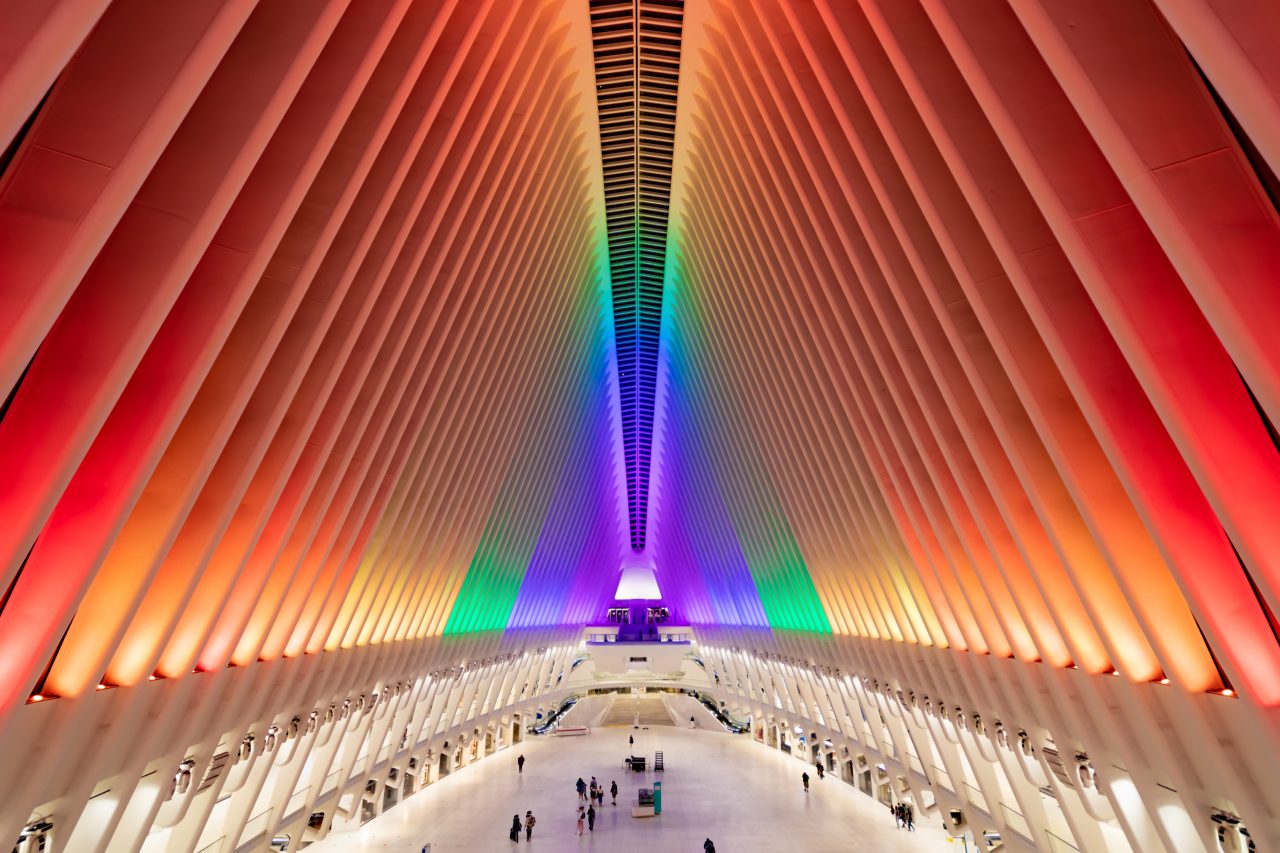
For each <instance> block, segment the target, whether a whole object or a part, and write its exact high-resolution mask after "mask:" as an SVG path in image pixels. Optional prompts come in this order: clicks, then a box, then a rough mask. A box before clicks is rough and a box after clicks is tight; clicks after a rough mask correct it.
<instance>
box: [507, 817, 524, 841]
mask: <svg viewBox="0 0 1280 853" xmlns="http://www.w3.org/2000/svg"><path fill="white" fill-rule="evenodd" d="M521 829H522V827H521V826H520V815H518V814H513V815H512V816H511V831H510V832H509V833H507V837H508V838H510V839H511V840H512V841H514V842H515V843H516V844H519V843H520V830H521Z"/></svg>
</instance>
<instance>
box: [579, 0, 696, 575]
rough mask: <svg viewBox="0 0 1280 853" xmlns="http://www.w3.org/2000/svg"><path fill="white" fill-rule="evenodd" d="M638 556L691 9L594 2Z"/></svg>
mask: <svg viewBox="0 0 1280 853" xmlns="http://www.w3.org/2000/svg"><path fill="white" fill-rule="evenodd" d="M590 9H591V35H592V46H593V50H594V54H595V68H596V96H597V100H598V104H599V110H600V145H601V154H602V162H603V167H604V194H605V219H606V226H607V229H608V235H609V272H610V280H611V289H612V295H613V314H614V328H615V334H616V335H617V352H618V379H619V386H620V392H621V393H620V394H619V399H620V405H621V410H622V437H623V452H624V454H625V457H626V468H627V510H628V517H629V520H630V527H631V547H632V549H633V550H635V551H642V550H644V547H645V527H646V520H647V517H648V504H649V467H650V456H651V452H652V446H653V412H654V400H655V397H656V388H657V377H658V344H659V337H660V333H661V329H662V291H663V279H664V274H665V267H666V253H667V223H668V217H669V212H670V204H671V164H672V157H673V153H674V148H675V127H676V101H677V94H678V92H679V88H680V41H681V33H682V26H683V19H684V2H683V0H643V2H639V0H630V2H617V0H591V4H590Z"/></svg>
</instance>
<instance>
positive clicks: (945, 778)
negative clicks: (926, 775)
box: [933, 764, 956, 794]
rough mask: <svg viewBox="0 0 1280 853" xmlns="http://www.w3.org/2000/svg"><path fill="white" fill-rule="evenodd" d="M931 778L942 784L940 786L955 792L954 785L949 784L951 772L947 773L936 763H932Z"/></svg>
mask: <svg viewBox="0 0 1280 853" xmlns="http://www.w3.org/2000/svg"><path fill="white" fill-rule="evenodd" d="M933 778H934V781H935V782H937V783H939V784H940V785H942V787H944V788H946V789H947V790H948V791H950V792H951V793H953V794H954V793H955V791H956V789H955V786H954V785H952V784H951V774H949V773H947V771H946V770H945V769H943V768H941V767H939V766H938V765H936V764H935V765H933Z"/></svg>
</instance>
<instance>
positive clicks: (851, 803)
mask: <svg viewBox="0 0 1280 853" xmlns="http://www.w3.org/2000/svg"><path fill="white" fill-rule="evenodd" d="M629 734H634V735H635V737H636V746H635V751H636V754H642V753H643V754H646V755H648V756H649V758H650V760H652V757H653V752H654V751H655V750H662V751H663V752H664V754H665V760H666V772H665V773H661V774H654V773H652V772H649V773H646V774H643V776H640V775H636V774H628V773H626V772H624V771H623V770H622V758H623V756H624V755H626V754H627V749H628V746H627V736H628V735H629ZM516 750H519V751H521V752H523V753H524V756H525V759H526V763H525V768H524V774H523V775H517V773H516V764H515V758H516V755H517V752H516V751H515V750H511V749H508V750H504V751H503V752H500V753H498V754H496V755H494V756H492V757H490V758H486V759H484V760H482V761H479V762H477V763H476V764H474V765H472V766H470V767H466V768H463V769H462V770H460V771H458V772H456V773H454V774H452V775H450V776H448V777H447V778H445V779H443V780H441V781H440V782H438V783H436V784H434V785H432V786H430V787H428V788H426V789H425V790H422V791H419V792H418V793H417V794H414V795H413V796H412V797H410V798H409V799H407V800H405V801H404V802H402V803H400V804H399V805H398V806H395V807H394V808H392V809H390V810H389V811H388V812H387V813H386V814H384V815H382V816H380V817H378V818H375V819H374V820H373V821H371V822H369V823H368V824H366V825H365V826H364V827H362V828H360V829H359V830H356V831H353V832H346V833H336V832H335V833H331V834H330V835H329V836H328V837H327V838H326V839H325V840H324V841H321V842H319V843H317V844H314V845H312V846H311V847H309V848H308V853H367V852H370V851H397V853H418V851H420V850H421V848H422V846H423V845H424V844H426V843H427V842H431V843H432V845H433V846H432V853H445V851H461V850H466V851H481V850H483V851H488V850H506V849H510V848H515V849H517V850H518V849H525V842H524V839H523V837H522V838H521V841H520V847H519V848H516V847H515V845H513V844H511V842H510V841H508V840H507V829H508V827H509V826H510V825H511V816H512V815H513V814H516V813H517V812H518V813H519V814H520V816H521V819H522V820H523V817H524V813H525V811H526V810H527V809H532V810H533V813H534V815H535V816H536V817H537V819H538V824H537V827H536V828H535V829H534V833H533V841H532V844H531V845H529V846H530V847H532V850H531V851H530V853H533V851H537V850H543V851H556V853H559V851H564V850H579V849H581V850H601V851H621V850H649V851H662V853H666V851H689V853H701V851H702V842H703V839H705V838H707V837H710V838H711V839H712V841H714V842H715V845H716V850H717V851H718V853H746V852H747V851H759V853H765V851H769V853H776V851H787V853H799V851H805V853H808V851H815V852H816V851H823V853H825V851H837V850H839V851H866V853H914V851H938V852H939V853H944V851H952V850H954V849H956V848H954V847H953V846H952V845H951V844H949V843H948V840H947V835H946V833H945V832H944V831H943V830H942V829H940V828H939V827H938V825H937V824H936V823H935V822H933V821H929V822H928V823H929V825H927V826H926V825H924V824H925V822H926V821H922V822H921V823H920V824H918V825H917V831H916V832H914V833H908V832H906V831H905V830H899V829H896V828H895V826H894V822H893V818H892V817H891V816H890V814H889V812H888V810H887V809H886V808H885V807H884V806H882V805H880V804H879V803H877V802H876V801H874V800H873V799H871V798H870V797H868V796H866V795H864V794H862V793H861V792H859V791H857V790H855V789H854V788H852V787H850V786H849V785H847V784H845V783H844V782H841V781H839V780H838V779H837V778H836V777H834V776H831V775H829V776H827V778H826V779H824V780H823V781H818V779H817V777H816V776H815V775H814V773H813V768H812V767H809V768H808V770H809V775H810V777H811V783H810V784H811V792H810V793H809V794H807V795H806V794H805V793H804V790H803V788H802V786H801V783H800V774H801V773H802V772H804V770H805V769H806V768H805V765H804V764H803V763H801V762H800V761H799V760H798V759H794V758H791V757H789V756H787V755H784V754H783V753H780V752H778V751H776V750H772V749H769V748H767V747H764V746H762V745H760V744H757V743H753V742H752V741H751V740H749V739H748V738H747V737H746V736H733V735H729V734H726V733H722V732H709V731H691V730H688V729H682V728H676V727H674V726H653V727H651V728H649V729H647V730H640V731H633V730H632V729H630V728H596V729H594V730H593V731H592V733H591V735H589V736H586V737H568V738H551V737H541V738H530V739H529V740H526V741H525V742H524V743H522V744H518V745H517V747H516ZM593 774H594V775H595V776H596V777H597V778H598V779H599V780H600V781H601V782H602V783H603V784H604V785H605V787H606V788H607V787H608V785H609V783H610V782H612V781H613V780H615V779H616V780H617V782H618V788H619V791H618V805H617V807H614V806H611V805H610V804H609V798H608V797H607V796H606V798H605V805H604V808H603V809H602V810H600V815H599V817H598V818H597V819H596V828H595V832H594V833H590V832H589V833H587V834H586V835H585V836H584V837H582V838H579V837H578V836H577V834H576V830H575V826H574V823H575V815H576V811H577V802H578V797H577V793H576V792H575V790H574V783H575V782H576V781H577V779H578V777H579V776H581V777H582V778H584V779H586V780H588V781H590V779H591V776H592V775H593ZM655 779H660V780H661V781H662V788H663V809H662V815H661V816H660V817H656V818H643V819H641V818H633V817H631V808H630V806H631V805H632V803H633V802H634V800H635V799H636V791H637V789H638V788H640V787H649V786H651V785H652V783H653V782H654V780H655ZM935 820H936V818H935Z"/></svg>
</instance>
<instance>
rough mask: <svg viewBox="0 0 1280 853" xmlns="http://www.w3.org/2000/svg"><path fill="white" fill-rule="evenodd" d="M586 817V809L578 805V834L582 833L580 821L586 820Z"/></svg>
mask: <svg viewBox="0 0 1280 853" xmlns="http://www.w3.org/2000/svg"><path fill="white" fill-rule="evenodd" d="M586 818H587V813H586V811H585V810H584V809H583V808H582V806H578V834H579V835H581V834H582V822H583V821H584V820H586Z"/></svg>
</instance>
